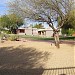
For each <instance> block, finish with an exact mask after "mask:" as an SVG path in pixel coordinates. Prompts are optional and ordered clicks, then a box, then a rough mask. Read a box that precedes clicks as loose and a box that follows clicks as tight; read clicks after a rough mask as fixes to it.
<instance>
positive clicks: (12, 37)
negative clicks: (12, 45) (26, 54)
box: [8, 35, 19, 41]
mask: <svg viewBox="0 0 75 75" xmlns="http://www.w3.org/2000/svg"><path fill="white" fill-rule="evenodd" d="M18 39H19V36H18V35H10V36H9V38H8V40H10V41H17V40H18Z"/></svg>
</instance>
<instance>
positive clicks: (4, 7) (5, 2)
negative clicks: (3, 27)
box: [0, 0, 49, 28]
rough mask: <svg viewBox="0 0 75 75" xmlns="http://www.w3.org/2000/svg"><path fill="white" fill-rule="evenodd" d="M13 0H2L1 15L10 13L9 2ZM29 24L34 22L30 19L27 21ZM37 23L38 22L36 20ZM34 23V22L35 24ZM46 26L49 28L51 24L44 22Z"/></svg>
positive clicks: (0, 0) (0, 4) (0, 3)
mask: <svg viewBox="0 0 75 75" xmlns="http://www.w3.org/2000/svg"><path fill="white" fill-rule="evenodd" d="M10 1H13V0H0V16H1V15H5V14H8V9H9V8H8V2H10ZM27 23H28V24H33V22H31V21H29V22H27ZM35 23H36V22H35ZM35 23H34V24H35ZM44 27H45V28H48V27H49V26H48V25H46V24H44Z"/></svg>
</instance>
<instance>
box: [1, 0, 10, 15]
mask: <svg viewBox="0 0 75 75" xmlns="http://www.w3.org/2000/svg"><path fill="white" fill-rule="evenodd" d="M9 1H10V0H0V16H1V15H4V14H7V13H8V2H9Z"/></svg>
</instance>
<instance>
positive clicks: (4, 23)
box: [0, 14, 23, 33]
mask: <svg viewBox="0 0 75 75" xmlns="http://www.w3.org/2000/svg"><path fill="white" fill-rule="evenodd" d="M21 25H23V20H22V19H21V18H20V17H19V16H17V15H15V14H9V15H3V16H1V18H0V26H1V27H2V29H5V28H7V29H9V31H10V32H11V33H16V29H17V28H18V27H19V26H21Z"/></svg>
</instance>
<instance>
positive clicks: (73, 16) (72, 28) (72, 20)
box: [62, 10, 75, 35]
mask: <svg viewBox="0 0 75 75" xmlns="http://www.w3.org/2000/svg"><path fill="white" fill-rule="evenodd" d="M74 32H75V10H74V11H71V12H70V13H69V14H68V20H67V21H66V22H64V24H63V26H62V33H63V34H68V35H72V33H74Z"/></svg>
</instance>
